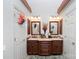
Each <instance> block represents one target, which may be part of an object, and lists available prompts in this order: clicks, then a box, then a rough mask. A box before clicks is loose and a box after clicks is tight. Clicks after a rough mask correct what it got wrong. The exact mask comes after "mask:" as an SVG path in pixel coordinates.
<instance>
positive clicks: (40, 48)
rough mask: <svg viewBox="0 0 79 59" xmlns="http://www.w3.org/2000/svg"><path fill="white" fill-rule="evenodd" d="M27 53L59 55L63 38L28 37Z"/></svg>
mask: <svg viewBox="0 0 79 59" xmlns="http://www.w3.org/2000/svg"><path fill="white" fill-rule="evenodd" d="M27 53H28V55H41V56H48V55H61V54H62V53H63V40H62V39H59V38H30V39H28V40H27Z"/></svg>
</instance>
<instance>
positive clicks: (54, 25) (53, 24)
mask: <svg viewBox="0 0 79 59" xmlns="http://www.w3.org/2000/svg"><path fill="white" fill-rule="evenodd" d="M49 33H50V34H51V35H58V34H59V22H58V21H50V22H49Z"/></svg>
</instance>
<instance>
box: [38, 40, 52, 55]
mask: <svg viewBox="0 0 79 59" xmlns="http://www.w3.org/2000/svg"><path fill="white" fill-rule="evenodd" d="M50 49H51V42H50V41H40V42H39V55H50V51H51V50H50Z"/></svg>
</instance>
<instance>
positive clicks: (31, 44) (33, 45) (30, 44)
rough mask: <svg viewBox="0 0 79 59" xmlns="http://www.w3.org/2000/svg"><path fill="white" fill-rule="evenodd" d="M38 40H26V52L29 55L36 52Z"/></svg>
mask: <svg viewBox="0 0 79 59" xmlns="http://www.w3.org/2000/svg"><path fill="white" fill-rule="evenodd" d="M38 48H39V47H38V41H37V40H28V41H27V53H28V54H29V55H37V54H38Z"/></svg>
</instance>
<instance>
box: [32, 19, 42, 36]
mask: <svg viewBox="0 0 79 59" xmlns="http://www.w3.org/2000/svg"><path fill="white" fill-rule="evenodd" d="M31 34H32V35H40V34H41V25H40V21H32V22H31Z"/></svg>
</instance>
